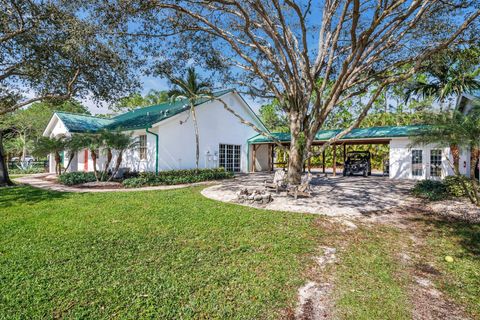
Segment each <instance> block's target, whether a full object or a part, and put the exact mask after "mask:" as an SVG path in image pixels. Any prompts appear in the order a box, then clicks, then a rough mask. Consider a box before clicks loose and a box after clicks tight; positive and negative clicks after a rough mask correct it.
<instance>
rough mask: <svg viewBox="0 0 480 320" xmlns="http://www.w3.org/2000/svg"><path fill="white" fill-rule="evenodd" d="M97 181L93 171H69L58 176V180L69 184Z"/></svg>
mask: <svg viewBox="0 0 480 320" xmlns="http://www.w3.org/2000/svg"><path fill="white" fill-rule="evenodd" d="M93 181H96V178H95V174H94V173H93V172H68V173H64V174H61V175H60V176H58V182H60V183H61V184H64V185H67V186H73V185H76V184H81V183H86V182H93Z"/></svg>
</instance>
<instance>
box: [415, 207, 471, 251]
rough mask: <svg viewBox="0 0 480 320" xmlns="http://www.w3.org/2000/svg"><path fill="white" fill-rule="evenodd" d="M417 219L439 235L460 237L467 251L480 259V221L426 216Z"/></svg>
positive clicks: (460, 242) (461, 243)
mask: <svg viewBox="0 0 480 320" xmlns="http://www.w3.org/2000/svg"><path fill="white" fill-rule="evenodd" d="M415 220H418V221H421V222H423V223H425V224H426V225H428V226H430V227H431V228H432V229H431V231H432V232H434V233H437V234H436V236H438V237H449V238H456V239H458V243H459V244H460V245H461V246H462V247H463V249H464V250H465V252H466V253H467V254H468V255H470V256H471V257H473V258H474V259H480V223H471V222H465V221H462V220H459V219H455V218H445V217H444V218H432V217H431V216H425V217H422V218H417V219H415Z"/></svg>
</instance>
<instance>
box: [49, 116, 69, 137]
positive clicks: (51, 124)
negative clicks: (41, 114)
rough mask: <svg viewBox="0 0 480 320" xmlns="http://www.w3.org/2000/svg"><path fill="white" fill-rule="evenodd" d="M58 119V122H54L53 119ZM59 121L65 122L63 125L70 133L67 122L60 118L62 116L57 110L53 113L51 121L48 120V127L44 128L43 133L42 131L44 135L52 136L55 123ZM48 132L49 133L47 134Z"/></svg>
mask: <svg viewBox="0 0 480 320" xmlns="http://www.w3.org/2000/svg"><path fill="white" fill-rule="evenodd" d="M54 119H56V120H57V122H56V123H55V124H54V123H53V120H54ZM58 122H60V123H61V124H63V126H64V127H65V130H66V131H67V133H70V131H69V130H68V127H67V126H66V125H65V123H64V122H63V121H62V119H60V117H59V116H58V115H57V113H56V112H55V113H54V114H53V115H52V118H50V121H48V124H47V127H46V128H45V130H43V133H42V136H44V137H49V136H50V133H51V132H52V131H53V127H54V125H56V124H57V123H58ZM47 132H48V134H47Z"/></svg>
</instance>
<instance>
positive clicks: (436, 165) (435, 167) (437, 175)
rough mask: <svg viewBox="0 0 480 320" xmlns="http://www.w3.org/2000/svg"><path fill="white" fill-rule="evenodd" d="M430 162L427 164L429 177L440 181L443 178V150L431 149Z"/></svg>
mask: <svg viewBox="0 0 480 320" xmlns="http://www.w3.org/2000/svg"><path fill="white" fill-rule="evenodd" d="M428 160H430V161H429V162H428V163H427V168H428V169H427V177H428V179H432V180H439V179H441V178H442V176H443V172H442V150H441V149H431V150H430V157H429V159H428Z"/></svg>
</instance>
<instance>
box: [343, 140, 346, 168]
mask: <svg viewBox="0 0 480 320" xmlns="http://www.w3.org/2000/svg"><path fill="white" fill-rule="evenodd" d="M346 160H347V145H346V144H345V143H343V166H344V167H345V161H346Z"/></svg>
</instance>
